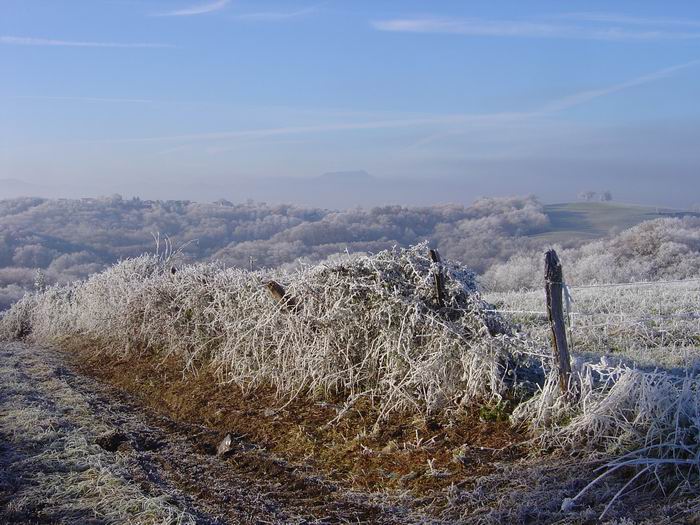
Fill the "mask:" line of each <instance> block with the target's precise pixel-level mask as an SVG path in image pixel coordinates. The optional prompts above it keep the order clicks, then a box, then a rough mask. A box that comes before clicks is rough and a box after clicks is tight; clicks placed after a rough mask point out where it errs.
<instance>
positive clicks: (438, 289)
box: [429, 249, 445, 308]
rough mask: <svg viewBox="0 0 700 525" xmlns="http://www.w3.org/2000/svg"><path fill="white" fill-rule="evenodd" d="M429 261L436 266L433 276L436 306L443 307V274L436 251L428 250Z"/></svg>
mask: <svg viewBox="0 0 700 525" xmlns="http://www.w3.org/2000/svg"><path fill="white" fill-rule="evenodd" d="M429 253H430V260H431V261H433V262H434V263H435V264H437V265H438V271H437V273H436V274H435V295H436V296H437V301H438V306H439V307H440V308H442V307H443V306H445V274H444V272H443V269H442V259H441V258H440V254H439V253H438V251H437V250H432V249H431V250H430V252H429Z"/></svg>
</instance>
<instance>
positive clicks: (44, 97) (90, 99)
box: [11, 95, 155, 104]
mask: <svg viewBox="0 0 700 525" xmlns="http://www.w3.org/2000/svg"><path fill="white" fill-rule="evenodd" d="M11 98H13V99H24V100H65V101H68V102H89V103H92V102H105V103H117V104H121V103H125V104H152V103H154V102H155V100H151V99H146V98H107V97H55V96H48V95H21V96H13V97H11Z"/></svg>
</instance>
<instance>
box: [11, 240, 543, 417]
mask: <svg viewBox="0 0 700 525" xmlns="http://www.w3.org/2000/svg"><path fill="white" fill-rule="evenodd" d="M439 271H444V272H445V277H446V279H445V300H444V305H443V306H442V307H441V306H440V305H439V304H438V301H437V295H436V289H435V275H436V272H439ZM270 279H274V280H275V281H278V282H280V283H282V284H283V286H284V287H285V289H286V293H287V294H288V296H289V297H293V298H294V301H295V304H294V307H291V302H289V301H286V300H284V301H281V302H280V301H276V300H275V299H274V298H273V297H272V296H271V295H270V294H269V293H268V290H267V288H266V286H265V285H266V283H267V282H268V281H269V280H270ZM489 309H490V305H488V304H487V303H486V302H484V301H483V300H482V299H481V297H480V295H479V293H478V292H477V291H476V286H475V278H474V274H473V273H472V272H470V271H468V270H465V269H463V268H461V267H459V266H456V265H454V264H451V263H449V262H448V263H445V264H443V265H438V264H435V263H433V262H431V260H430V258H429V256H428V249H427V246H426V245H419V246H416V247H414V248H411V249H408V250H403V249H394V250H388V251H383V252H380V253H378V254H376V255H372V256H364V257H354V258H347V259H345V260H343V259H337V260H335V261H332V262H329V263H327V264H322V265H317V266H311V267H306V268H302V269H300V270H298V271H295V272H290V273H287V272H283V271H274V272H250V271H246V270H241V269H232V268H228V269H226V268H222V267H220V266H217V265H214V264H197V265H191V266H184V267H182V268H179V269H178V270H177V271H176V273H174V274H173V273H171V271H170V268H169V266H168V262H167V261H164V260H162V259H159V258H157V257H155V256H143V257H139V258H136V259H130V260H126V261H124V262H122V263H119V264H117V265H115V266H113V267H112V268H110V269H108V270H106V271H105V272H102V273H99V274H96V275H93V276H92V277H90V278H89V279H87V280H86V281H84V282H82V283H79V284H75V285H69V286H65V287H51V288H49V289H47V290H46V291H45V292H44V293H41V294H34V295H30V296H28V297H27V298H26V299H25V300H23V301H21V302H20V303H18V304H17V305H16V306H15V307H14V308H13V309H11V310H10V311H9V312H8V313H7V314H6V316H5V317H4V318H3V320H2V323H1V326H2V330H3V332H4V333H5V334H6V336H10V337H13V336H14V337H16V336H18V335H27V334H29V332H31V337H32V338H33V339H34V340H35V341H38V342H41V343H47V344H51V343H53V344H56V343H59V344H60V343H62V342H64V341H70V343H71V344H75V343H80V342H89V343H90V344H93V345H95V346H96V347H97V348H99V351H101V352H103V353H105V354H119V353H129V352H143V351H148V352H156V353H158V354H160V355H175V356H177V357H179V358H181V359H182V361H183V363H184V365H185V366H186V367H199V366H210V367H213V369H215V370H216V371H217V373H218V375H219V377H220V379H221V381H223V382H234V383H236V384H238V385H240V386H242V387H244V388H251V387H255V386H257V385H262V384H265V385H272V386H274V387H276V389H277V390H278V392H279V393H280V394H281V395H295V394H296V393H299V392H302V391H303V392H307V393H309V394H311V395H319V396H323V395H336V394H341V395H344V396H348V397H356V396H368V397H370V398H372V399H373V400H374V401H378V402H379V403H380V405H381V406H382V408H383V410H384V411H385V412H388V411H391V410H394V409H410V410H418V411H422V410H425V411H428V412H430V411H435V410H438V409H440V408H441V407H444V406H446V405H451V404H455V403H459V402H464V401H469V400H474V399H477V398H487V399H488V398H492V397H494V396H496V397H497V396H501V395H503V394H504V393H505V392H506V390H508V389H511V388H513V387H514V386H516V385H517V384H520V383H522V382H523V381H521V380H520V379H523V380H524V376H523V377H521V378H519V377H517V374H518V373H522V374H524V375H527V376H528V378H530V379H531V378H532V377H531V376H532V374H534V376H536V375H537V372H538V371H539V370H541V366H540V365H539V364H538V363H533V362H530V360H529V358H528V357H527V355H526V354H525V353H524V352H523V349H524V345H523V344H522V342H521V341H520V340H519V339H518V337H517V336H516V335H515V334H513V333H512V331H511V329H510V328H509V327H508V326H507V324H506V323H505V322H503V320H502V319H501V318H500V317H498V316H497V315H496V314H494V313H492V312H490V311H489ZM521 386H526V385H521ZM530 386H532V385H530Z"/></svg>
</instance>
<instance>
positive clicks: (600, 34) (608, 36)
mask: <svg viewBox="0 0 700 525" xmlns="http://www.w3.org/2000/svg"><path fill="white" fill-rule="evenodd" d="M371 24H372V26H373V27H374V28H375V29H377V30H379V31H391V32H402V33H436V34H439V33H442V34H455V35H466V36H487V37H519V38H570V39H571V38H573V39H585V40H659V39H695V38H700V32H681V31H668V30H661V29H657V28H649V29H644V30H639V29H630V28H625V27H613V26H601V27H594V26H589V25H574V24H562V23H552V22H536V21H526V20H486V19H480V18H444V17H428V18H395V19H389V20H375V21H373V22H371Z"/></svg>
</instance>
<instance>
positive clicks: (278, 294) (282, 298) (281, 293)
mask: <svg viewBox="0 0 700 525" xmlns="http://www.w3.org/2000/svg"><path fill="white" fill-rule="evenodd" d="M265 287H266V288H267V291H268V292H269V293H270V295H271V296H272V298H273V299H274V300H275V301H277V302H278V303H280V304H281V305H283V306H284V307H285V308H286V309H287V310H289V311H290V312H296V311H297V310H298V309H299V303H298V302H297V300H296V298H294V297H292V296H291V295H289V293H288V292H287V291H286V290H285V289H284V287H283V286H282V285H281V284H280V283H278V282H277V281H273V280H269V281H268V282H266V283H265Z"/></svg>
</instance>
